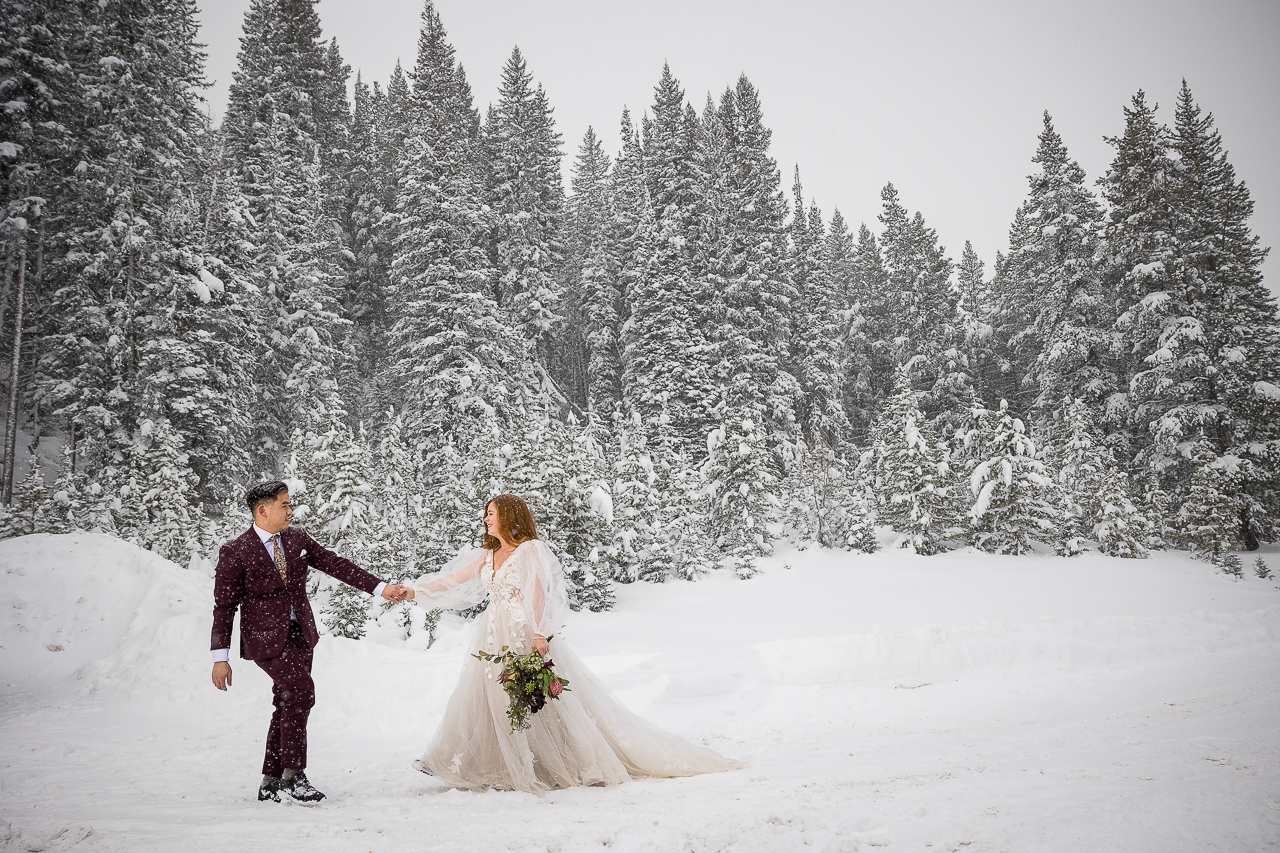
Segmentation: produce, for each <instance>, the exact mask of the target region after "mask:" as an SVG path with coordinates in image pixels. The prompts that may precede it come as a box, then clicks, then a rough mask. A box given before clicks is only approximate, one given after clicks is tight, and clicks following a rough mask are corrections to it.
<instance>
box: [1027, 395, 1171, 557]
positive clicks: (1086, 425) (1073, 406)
mask: <svg viewBox="0 0 1280 853" xmlns="http://www.w3.org/2000/svg"><path fill="white" fill-rule="evenodd" d="M1044 462H1045V465H1046V467H1047V468H1048V470H1049V472H1050V474H1051V475H1052V476H1053V478H1054V482H1055V484H1056V485H1057V489H1056V495H1057V504H1058V515H1059V525H1060V526H1059V534H1060V538H1059V542H1058V545H1057V547H1058V550H1059V551H1060V552H1062V553H1066V554H1078V553H1080V552H1081V551H1083V550H1084V547H1085V541H1086V540H1090V539H1092V540H1095V541H1097V543H1098V550H1100V551H1101V552H1102V553H1104V554H1110V555H1112V556H1117V557H1145V556H1147V541H1148V540H1149V538H1150V523H1149V522H1148V520H1147V518H1146V516H1145V515H1143V514H1142V513H1141V512H1139V511H1138V509H1137V507H1136V505H1135V504H1134V501H1133V498H1132V496H1131V495H1130V493H1129V485H1128V477H1127V476H1126V475H1125V473H1124V471H1122V470H1121V469H1120V468H1119V466H1118V464H1117V463H1116V460H1115V456H1114V455H1113V454H1112V453H1111V450H1110V449H1109V448H1108V447H1107V446H1106V445H1105V444H1103V443H1102V437H1101V434H1100V433H1099V431H1098V428H1097V425H1096V424H1095V422H1094V417H1093V412H1092V409H1091V408H1090V407H1089V405H1088V403H1086V402H1085V401H1084V400H1081V399H1076V400H1071V401H1068V402H1066V403H1064V404H1063V405H1062V408H1061V409H1060V412H1059V416H1058V420H1057V421H1056V423H1054V425H1053V427H1052V429H1051V430H1050V432H1049V440H1048V443H1047V444H1046V446H1045V449H1044Z"/></svg>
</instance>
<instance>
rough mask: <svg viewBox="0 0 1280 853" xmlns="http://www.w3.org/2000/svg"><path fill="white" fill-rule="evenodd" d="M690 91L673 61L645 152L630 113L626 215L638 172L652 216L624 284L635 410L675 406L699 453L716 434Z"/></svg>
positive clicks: (657, 94)
mask: <svg viewBox="0 0 1280 853" xmlns="http://www.w3.org/2000/svg"><path fill="white" fill-rule="evenodd" d="M684 107H685V101H684V91H683V90H682V89H681V88H680V84H679V82H678V81H677V80H676V79H675V77H674V76H673V75H672V73H671V69H670V68H669V67H668V66H666V65H664V66H663V69H662V78H661V79H660V80H659V82H658V85H657V86H656V87H655V88H654V106H653V117H652V120H651V121H647V122H646V123H645V127H644V140H643V149H642V148H641V147H640V146H639V145H638V144H637V142H639V140H638V139H637V138H636V137H635V135H634V131H633V130H632V128H631V122H630V118H629V116H628V115H626V114H624V116H623V151H622V154H621V155H620V156H619V159H618V165H617V168H616V169H615V185H616V189H615V197H616V198H617V207H618V210H619V215H620V216H623V215H625V216H627V218H632V217H634V216H635V214H634V213H633V212H624V208H623V205H624V203H625V202H627V201H630V200H632V199H635V198H637V196H639V195H640V191H639V187H636V186H634V183H635V180H636V177H637V175H636V172H637V170H639V172H640V175H642V176H643V177H642V180H643V181H644V183H645V191H644V194H645V195H647V198H648V201H649V208H650V210H651V211H652V213H651V216H652V224H651V225H650V224H649V223H648V222H646V221H645V219H644V218H643V215H641V218H640V220H639V221H638V222H633V223H628V225H627V226H626V228H627V230H628V231H631V232H632V233H633V234H634V235H635V236H633V237H632V238H631V241H633V242H634V241H638V240H641V241H643V243H642V244H641V243H637V244H636V245H635V247H634V248H639V246H640V245H643V246H644V247H645V249H646V250H647V252H648V257H647V258H641V257H631V258H628V257H626V254H630V252H627V250H626V249H624V259H623V278H624V300H625V303H626V312H627V315H628V317H627V321H626V324H625V325H624V327H623V395H624V400H625V402H626V406H627V409H628V411H629V412H635V413H638V414H639V415H640V416H641V419H642V421H643V422H645V423H652V422H654V421H655V420H656V418H657V417H658V414H659V412H660V411H661V410H662V408H663V406H664V405H665V406H667V407H668V410H669V413H670V417H671V419H672V421H673V423H674V425H675V430H676V433H677V435H679V436H680V437H681V439H682V440H683V441H684V442H685V443H686V445H687V446H688V447H690V448H692V447H695V446H697V445H698V444H700V443H701V441H702V437H703V435H704V434H705V430H706V429H707V428H708V420H709V412H710V409H711V405H712V404H711V403H710V402H709V395H710V391H711V387H712V386H711V385H710V378H709V377H708V375H707V372H706V370H705V366H706V359H705V358H697V357H696V356H695V357H694V358H690V357H688V354H693V353H699V352H703V351H704V350H703V347H704V346H705V339H706V338H705V333H704V329H703V328H702V327H700V325H699V324H698V322H697V299H696V298H695V291H694V285H693V281H694V273H695V270H694V268H693V266H692V263H693V250H694V245H693V244H694V241H693V240H692V239H691V237H692V236H693V235H694V234H695V233H696V225H697V205H698V180H697V173H696V163H695V154H696V149H695V144H696V138H695V137H694V135H693V133H692V132H691V128H690V127H689V124H688V120H687V116H686V114H685V111H684Z"/></svg>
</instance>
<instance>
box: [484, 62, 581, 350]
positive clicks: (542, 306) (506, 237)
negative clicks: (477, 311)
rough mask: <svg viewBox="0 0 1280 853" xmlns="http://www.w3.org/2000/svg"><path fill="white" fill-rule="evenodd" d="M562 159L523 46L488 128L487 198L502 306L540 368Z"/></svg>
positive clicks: (554, 291)
mask: <svg viewBox="0 0 1280 853" xmlns="http://www.w3.org/2000/svg"><path fill="white" fill-rule="evenodd" d="M560 158H561V151H560V134H559V133H557V132H556V130H555V123H554V121H553V120H552V117H551V108H550V106H548V104H547V99H546V94H545V93H544V92H543V90H542V87H541V86H538V87H536V88H535V87H534V86H533V77H532V75H530V74H529V73H528V70H527V68H526V63H525V59H524V57H523V56H522V55H521V53H520V49H519V48H518V47H517V48H513V49H512V51H511V57H510V58H509V59H508V60H507V64H506V65H505V66H504V67H503V69H502V84H501V86H500V88H499V91H498V102H497V104H496V105H495V106H494V108H493V111H492V114H491V121H490V122H489V123H488V125H487V126H486V128H485V161H486V165H487V168H488V187H487V192H486V201H487V204H488V206H489V209H490V210H491V211H492V234H493V256H494V258H495V267H496V269H495V273H496V276H497V278H496V284H497V290H498V299H499V305H500V306H501V307H502V308H503V309H505V311H506V312H507V314H508V315H509V316H510V317H511V320H512V321H513V322H514V324H515V325H516V327H517V328H518V329H519V330H520V332H521V335H522V337H523V338H524V339H525V340H526V341H528V342H529V344H530V345H531V346H532V347H533V348H534V351H535V353H536V354H537V357H538V361H539V362H540V363H541V364H543V365H545V364H546V363H547V355H548V352H547V350H548V347H549V344H550V335H551V330H552V328H553V326H554V325H555V324H556V322H557V321H558V320H559V319H560V317H559V316H558V315H557V313H556V311H557V307H558V305H559V303H560V301H561V300H560V293H559V289H560V288H559V285H558V283H557V282H556V279H555V275H556V272H557V268H558V266H559V264H560V263H561V260H562V256H563V246H562V244H561V227H562V224H563V223H562V218H563V215H564V190H563V188H562V186H561V183H560Z"/></svg>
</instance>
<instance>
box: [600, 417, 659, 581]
mask: <svg viewBox="0 0 1280 853" xmlns="http://www.w3.org/2000/svg"><path fill="white" fill-rule="evenodd" d="M615 433H616V435H617V436H618V442H619V447H618V454H617V460H616V461H615V462H614V464H613V483H612V488H611V494H612V497H613V525H612V527H613V551H614V554H615V560H616V566H617V569H616V571H615V574H614V579H615V580H618V581H621V582H622V583H630V582H632V581H636V580H647V581H658V582H661V581H664V580H666V579H667V577H668V575H669V571H670V556H669V555H662V554H659V553H658V547H657V545H656V540H657V532H656V530H655V528H654V524H655V522H657V520H658V516H659V512H660V503H661V497H660V495H659V493H658V490H657V488H656V484H657V479H658V475H657V472H655V471H654V465H653V459H652V457H650V455H649V452H648V447H647V446H646V443H645V431H644V426H643V424H641V423H640V420H639V417H638V416H636V417H633V418H632V420H631V423H628V424H619V425H618V426H617V428H616V429H615Z"/></svg>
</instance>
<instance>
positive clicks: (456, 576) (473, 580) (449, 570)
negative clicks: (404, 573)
mask: <svg viewBox="0 0 1280 853" xmlns="http://www.w3.org/2000/svg"><path fill="white" fill-rule="evenodd" d="M484 558H485V551H484V549H483V548H476V549H475V550H473V551H468V552H466V553H463V554H460V555H458V556H457V557H454V558H453V559H452V560H450V561H449V562H448V563H447V564H445V566H444V568H443V569H442V570H441V571H440V572H438V573H435V574H430V575H423V576H422V577H420V578H418V579H417V580H416V581H414V582H413V583H412V584H411V585H410V591H411V592H410V596H409V597H410V598H412V599H413V600H414V601H415V602H417V603H418V604H419V605H421V606H423V607H427V608H430V609H432V610H462V609H464V608H467V607H472V606H474V605H476V604H479V603H480V602H482V601H484V597H485V596H486V595H487V594H488V593H487V592H486V591H485V588H484V584H482V583H481V582H480V569H481V568H482V567H483V566H484Z"/></svg>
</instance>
